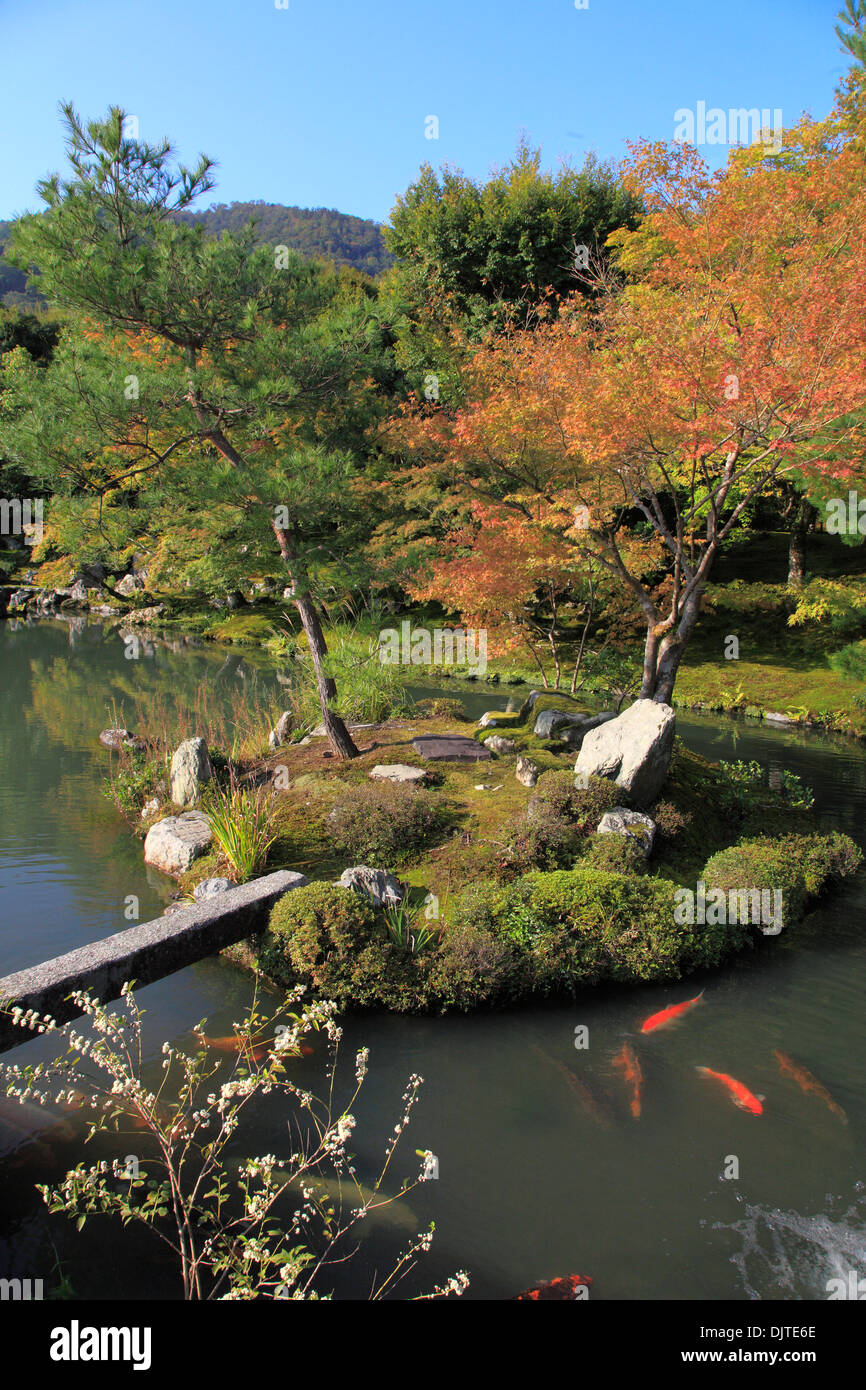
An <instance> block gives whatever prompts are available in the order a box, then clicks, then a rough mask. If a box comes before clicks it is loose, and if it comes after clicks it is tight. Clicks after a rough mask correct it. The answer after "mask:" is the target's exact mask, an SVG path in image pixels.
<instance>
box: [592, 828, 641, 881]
mask: <svg viewBox="0 0 866 1390" xmlns="http://www.w3.org/2000/svg"><path fill="white" fill-rule="evenodd" d="M581 865H586V866H587V868H594V869H606V870H607V871H608V872H609V873H612V874H640V873H643V871H644V869H645V868H646V856H645V855H644V852H643V850H642V849H641V847H640V845H639V844H638V843H637V840H636V839H635V837H634V836H633V835H616V834H612V835H593V837H592V838H591V840H590V841H589V845H588V846H587V849H586V851H585V852H584V854H583V857H582V859H581Z"/></svg>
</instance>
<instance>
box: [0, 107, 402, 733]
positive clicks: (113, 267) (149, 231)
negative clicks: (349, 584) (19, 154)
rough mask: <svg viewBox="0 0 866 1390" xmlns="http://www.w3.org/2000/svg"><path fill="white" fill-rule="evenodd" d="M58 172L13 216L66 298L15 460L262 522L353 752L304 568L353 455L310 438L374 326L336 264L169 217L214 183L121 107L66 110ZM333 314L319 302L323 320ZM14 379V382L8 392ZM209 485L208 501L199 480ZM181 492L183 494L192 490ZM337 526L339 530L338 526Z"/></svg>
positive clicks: (55, 291) (355, 379) (111, 488)
mask: <svg viewBox="0 0 866 1390" xmlns="http://www.w3.org/2000/svg"><path fill="white" fill-rule="evenodd" d="M61 109H62V111H63V116H64V120H65V124H66V130H67V149H68V157H69V162H70V166H71V174H70V177H69V178H68V179H67V180H65V181H62V180H61V179H60V177H59V176H58V175H56V174H55V175H53V176H52V177H50V178H48V179H45V180H43V181H42V182H41V183H40V184H39V185H38V191H39V193H40V196H41V198H42V200H43V202H44V203H45V205H46V210H45V212H43V213H42V214H38V215H37V214H33V215H29V216H26V217H24V218H22V219H21V220H20V221H19V223H17V224H16V226H15V229H14V232H13V237H12V247H11V250H10V254H9V258H10V260H13V261H14V263H15V264H17V265H19V266H20V267H21V268H22V269H26V270H28V271H29V272H31V273H36V272H37V268H38V285H39V288H40V290H41V291H42V292H43V293H44V294H46V295H47V296H48V297H49V298H50V299H51V300H52V301H53V302H54V303H55V304H58V305H60V306H62V307H65V308H66V309H67V310H68V311H69V315H70V322H69V325H68V327H67V328H66V329H65V331H64V333H63V336H62V339H61V342H60V345H59V347H58V348H57V350H56V352H55V354H54V358H53V360H52V361H51V363H50V364H49V365H48V366H47V367H46V368H45V369H42V370H39V371H38V373H37V372H36V369H35V368H33V367H30V368H28V366H27V364H26V363H19V364H18V370H17V371H16V372H15V374H14V391H13V394H14V397H15V400H14V403H13V409H12V410H10V411H8V412H7V419H6V420H5V422H4V423H3V424H2V426H0V444H2V445H3V447H5V449H6V451H7V452H8V454H9V456H10V458H12V459H13V460H15V461H20V462H21V463H22V464H24V465H29V466H31V467H35V466H36V465H37V464H39V465H40V466H41V467H42V470H43V472H44V474H45V477H46V481H47V482H48V484H49V486H50V488H51V489H52V491H55V492H60V493H65V494H66V495H67V496H70V497H73V498H75V497H77V498H79V499H81V498H85V499H92V498H96V499H98V501H99V504H100V505H99V509H98V512H97V516H98V517H99V516H100V514H101V513H102V512H103V506H102V504H103V503H104V502H106V501H110V500H112V499H116V498H117V497H118V496H119V495H121V496H123V495H126V494H130V493H131V494H133V495H134V494H135V492H136V491H137V490H138V489H140V488H142V487H144V486H148V485H150V484H151V482H152V481H153V482H154V483H158V485H159V486H160V487H162V488H164V489H167V490H168V495H169V497H171V495H172V494H174V495H175V496H176V498H177V514H178V516H181V515H186V516H187V517H188V516H189V513H190V507H191V505H192V509H193V510H195V499H196V498H198V499H199V508H200V515H199V516H198V528H199V530H200V532H203V533H204V534H206V535H209V536H210V537H211V540H216V539H217V537H218V536H223V537H225V536H226V518H227V517H228V518H229V520H231V519H232V518H233V519H234V521H235V522H239V519H243V525H240V524H239V526H238V535H239V537H240V535H241V534H242V533H246V532H249V531H250V528H252V529H253V530H254V531H255V532H256V535H257V536H258V537H259V543H261V540H262V538H263V537H264V536H267V535H269V536H270V538H271V544H272V545H275V546H276V551H275V555H276V554H278V555H279V557H280V559H281V561H282V564H283V566H284V567H285V571H286V572H287V575H288V582H289V587H290V589H291V592H292V601H293V602H294V604H295V607H296V608H297V611H298V614H299V616H300V619H301V622H302V624H303V627H304V630H305V632H306V635H307V639H308V642H309V646H310V651H311V654H312V658H313V663H314V666H315V670H316V679H317V685H318V690H319V696H320V701H321V706H322V717H323V720H324V724H325V728H326V730H327V733H328V736H329V737H330V739H331V742H332V744H333V746H334V748H335V749H336V751H337V752H338V753H339V754H340V755H341V756H344V757H351V756H353V755H355V754H356V752H357V749H356V748H355V746H354V744H353V742H352V739H351V737H350V736H349V733H348V731H347V730H346V727H345V725H344V723H343V721H342V720H341V719H340V718H339V716H338V715H337V713H336V711H335V710H333V709H332V708H331V704H332V702H333V701H334V699H335V696H336V690H335V686H334V682H333V680H332V679H331V678H330V677H329V676H328V674H327V645H326V642H325V637H324V632H323V630H322V623H321V620H320V616H319V611H318V605H317V601H316V598H315V586H316V575H317V570H318V567H319V566H320V565H321V564H322V562H323V559H330V558H331V556H332V554H333V552H334V551H335V550H337V551H338V550H339V548H340V546H341V545H345V542H344V541H342V540H341V536H340V520H341V513H343V512H344V511H345V509H346V507H347V505H348V498H349V496H350V493H349V488H348V479H347V475H348V474H350V473H351V470H352V464H351V460H347V458H346V456H345V453H338V454H337V455H336V456H332V455H331V453H330V452H329V450H328V449H327V448H323V447H322V445H321V443H320V437H321V417H322V416H328V415H329V413H330V410H331V407H332V406H333V409H334V411H335V412H336V414H337V416H338V417H339V416H340V415H341V413H342V414H343V415H345V410H346V404H345V403H346V398H347V396H351V395H352V393H353V391H356V390H357V389H358V383H359V382H360V381H363V380H364V379H365V378H366V377H367V376H368V374H369V372H370V349H371V343H372V342H374V340H375V339H376V337H377V335H379V333H380V327H379V325H377V324H376V323H375V322H374V321H372V320H371V316H370V315H368V314H367V313H366V312H365V309H364V305H363V302H362V300H360V299H356V300H355V301H351V300H344V302H340V282H339V279H338V277H337V276H336V275H335V274H334V272H333V271H330V272H328V271H325V270H323V269H322V268H321V267H319V266H317V265H316V264H315V263H311V262H305V261H303V260H302V259H301V258H300V257H299V256H297V255H295V254H294V253H288V254H285V253H283V252H280V253H279V254H277V255H275V253H274V251H273V249H269V248H268V247H265V246H256V245H255V239H254V233H253V229H252V228H248V229H247V230H246V231H244V232H243V233H240V234H231V233H225V234H223V235H222V236H220V237H219V238H212V237H208V236H207V235H206V234H205V232H204V230H203V229H202V228H201V227H200V226H196V225H191V224H190V223H188V222H187V221H185V220H184V219H182V218H179V217H178V216H177V214H178V213H179V212H181V211H183V210H184V209H186V208H187V207H188V206H189V205H190V204H191V203H192V202H193V201H194V199H196V198H197V197H199V196H200V195H201V194H202V193H204V192H206V191H207V190H208V189H209V188H211V187H212V185H213V178H212V170H213V164H212V162H211V161H210V160H209V159H207V158H205V157H202V158H201V159H200V160H199V162H198V164H197V165H196V166H195V168H193V169H187V168H186V167H184V166H183V165H180V166H175V165H174V164H173V162H172V150H171V147H170V145H169V143H168V142H167V141H163V142H162V143H161V144H159V145H155V146H151V145H148V144H145V143H142V142H140V141H138V140H134V139H129V138H127V137H126V135H125V133H124V119H125V118H124V113H123V112H122V111H121V110H120V109H119V108H117V107H113V108H111V110H110V112H109V115H108V117H107V119H105V120H101V121H91V122H88V123H87V124H85V123H83V122H82V121H81V120H80V118H79V117H78V115H77V114H76V112H75V110H74V108H73V107H72V105H71V104H69V103H67V104H64V105H63V106H62V108H61ZM329 315H330V317H329ZM10 390H12V388H10ZM215 483H218V491H219V497H218V499H216V500H214V501H213V502H212V503H211V502H206V499H207V498H209V497H212V496H213V493H214V485H215ZM190 499H192V503H191V501H190ZM350 539H351V531H350Z"/></svg>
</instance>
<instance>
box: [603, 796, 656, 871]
mask: <svg viewBox="0 0 866 1390" xmlns="http://www.w3.org/2000/svg"><path fill="white" fill-rule="evenodd" d="M596 833H597V834H599V835H631V836H632V837H633V838H634V839H635V840H637V843H638V844H639V845H640V847H641V849H642V850H643V853H644V858H645V859H649V857H650V855H651V854H652V852H653V844H654V843H655V838H656V823H655V821H654V820H653V819H652V818H651V817H650V816H643V815H641V814H640V812H638V811H629V810H628V809H627V807H625V806H614V807H612V808H611V810H609V811H605V813H604V815H603V816H602V818H601V820H600V821H599V823H598V830H597V832H596Z"/></svg>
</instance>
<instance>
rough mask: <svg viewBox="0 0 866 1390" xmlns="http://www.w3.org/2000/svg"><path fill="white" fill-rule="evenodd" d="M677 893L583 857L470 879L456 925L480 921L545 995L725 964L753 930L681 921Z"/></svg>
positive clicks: (524, 978) (528, 984) (530, 985)
mask: <svg viewBox="0 0 866 1390" xmlns="http://www.w3.org/2000/svg"><path fill="white" fill-rule="evenodd" d="M604 838H608V837H604ZM609 838H611V839H612V838H614V837H612V836H611V837H609ZM675 892H676V886H675V885H674V884H673V883H670V882H668V881H667V880H666V879H648V878H644V877H637V876H633V875H624V874H621V873H611V872H607V871H604V870H600V869H596V868H594V867H587V866H584V865H583V864H581V865H579V866H578V867H577V868H575V869H573V870H571V871H570V872H563V871H559V872H554V873H533V874H529V875H527V876H526V877H525V878H522V879H520V880H519V881H518V882H516V883H510V884H506V885H502V884H500V885H490V884H475V885H472V886H471V887H470V888H468V889H466V890H464V892H463V893H461V894H460V895H459V897H458V899H457V900H456V902H455V904H454V908H453V913H452V927H454V926H458V925H464V924H465V925H472V924H474V925H475V926H476V927H477V928H478V929H479V930H482V931H485V932H489V933H490V934H491V935H493V936H496V937H498V938H500V939H501V940H503V941H506V942H507V943H508V944H509V945H510V946H511V947H512V948H513V950H514V952H515V954H516V956H517V964H518V967H519V978H520V980H521V984H522V988H523V990H524V992H528V991H530V990H531V991H534V992H536V993H539V994H552V993H562V992H564V991H567V992H571V993H573V992H574V991H575V990H577V989H579V988H581V987H583V986H585V985H589V984H594V983H596V982H597V981H600V980H619V981H626V980H629V981H630V980H663V979H678V978H679V977H680V976H681V975H683V974H685V973H687V972H688V971H690V970H694V969H697V968H698V967H702V966H710V965H716V964H718V962H719V961H720V960H721V959H722V958H723V956H724V955H725V954H726V953H727V952H728V951H729V950H731V949H733V948H735V947H739V946H742V945H744V944H745V943H746V941H747V940H748V939H749V933H748V930H743V931H740V930H739V929H738V928H736V927H734V928H733V929H730V928H727V927H719V928H716V929H711V928H707V927H704V926H697V927H692V926H688V925H681V924H679V923H677V922H676V920H675V918H674V907H675V902H676V900H675V896H674V895H675Z"/></svg>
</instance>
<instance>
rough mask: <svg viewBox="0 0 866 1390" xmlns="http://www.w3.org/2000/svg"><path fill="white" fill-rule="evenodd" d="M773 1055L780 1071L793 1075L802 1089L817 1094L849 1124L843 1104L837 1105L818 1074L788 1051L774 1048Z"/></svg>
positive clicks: (785, 1074) (843, 1121)
mask: <svg viewBox="0 0 866 1390" xmlns="http://www.w3.org/2000/svg"><path fill="white" fill-rule="evenodd" d="M773 1056H774V1057H775V1059H776V1061H777V1062H778V1064H779V1071H780V1072H782V1074H783V1075H784V1076H790V1077H793V1079H794V1080H795V1081H796V1083H797V1085H798V1086H799V1087H800V1090H801V1091H804V1092H805V1093H806V1094H807V1095H809V1094H811V1095H813V1096H817V1097H818V1099H819V1100H822V1101H823V1102H824V1104H825V1105H826V1107H827V1109H828V1110H832V1112H833V1114H834V1115H837V1116H838V1117H839V1119H840V1120H841V1121H842V1123H843V1125H847V1123H848V1116H847V1115H846V1114H845V1111H844V1110H843V1109H842V1107H841V1105H837V1103H836V1101H835V1100H834V1099H833V1097H832V1096H831V1095H830V1092H829V1091H828V1090H827V1088H826V1086H822V1085H821V1083H820V1081H819V1080H818V1078H817V1077H816V1076H813V1075H812V1073H811V1072H810V1071H807V1070H806V1068H805V1067H801V1066H800V1064H799V1062H795V1061H794V1059H793V1057H789V1056H788V1054H787V1052H780V1051H779V1049H778V1048H777V1047H774V1048H773Z"/></svg>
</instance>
